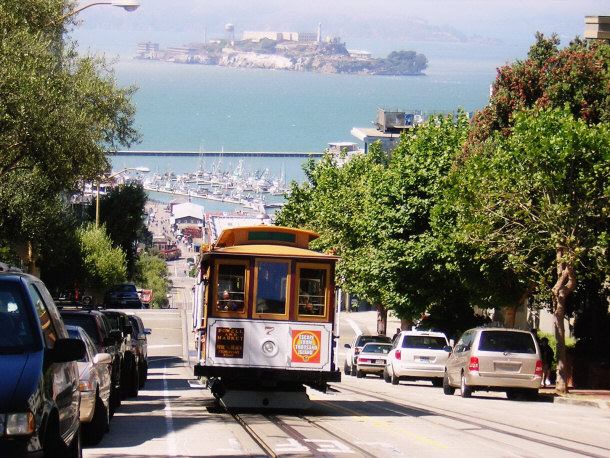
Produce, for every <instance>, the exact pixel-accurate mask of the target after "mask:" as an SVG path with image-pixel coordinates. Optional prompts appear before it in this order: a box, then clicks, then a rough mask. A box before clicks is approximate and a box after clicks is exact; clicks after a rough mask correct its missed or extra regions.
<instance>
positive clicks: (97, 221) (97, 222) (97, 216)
mask: <svg viewBox="0 0 610 458" xmlns="http://www.w3.org/2000/svg"><path fill="white" fill-rule="evenodd" d="M129 170H136V171H138V172H144V173H148V172H150V169H149V168H148V167H127V168H125V169H123V170H120V171H118V172H116V173H113V174H112V175H110V176H109V177H98V179H97V196H96V198H95V227H96V228H98V227H99V226H100V181H101V178H105V179H106V180H112V179H113V178H114V177H116V176H119V175H120V174H121V173H124V172H127V171H129Z"/></svg>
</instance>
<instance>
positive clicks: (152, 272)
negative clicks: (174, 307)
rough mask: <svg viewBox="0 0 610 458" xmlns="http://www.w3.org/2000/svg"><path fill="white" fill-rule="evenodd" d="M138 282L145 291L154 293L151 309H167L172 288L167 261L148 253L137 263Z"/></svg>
mask: <svg viewBox="0 0 610 458" xmlns="http://www.w3.org/2000/svg"><path fill="white" fill-rule="evenodd" d="M135 278H136V282H137V283H138V285H140V286H141V287H142V288H143V289H150V290H152V292H153V296H152V300H151V303H150V308H165V307H167V304H168V300H167V293H168V292H169V289H170V287H171V284H170V280H169V277H168V274H167V264H166V263H165V260H164V259H163V258H162V257H160V256H158V255H156V254H153V253H146V254H144V255H142V256H140V258H139V259H138V261H137V263H136V277H135Z"/></svg>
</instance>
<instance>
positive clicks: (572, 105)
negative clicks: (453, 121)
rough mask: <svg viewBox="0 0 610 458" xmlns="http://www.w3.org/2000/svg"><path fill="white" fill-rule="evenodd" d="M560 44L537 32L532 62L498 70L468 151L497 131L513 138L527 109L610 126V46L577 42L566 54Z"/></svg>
mask: <svg viewBox="0 0 610 458" xmlns="http://www.w3.org/2000/svg"><path fill="white" fill-rule="evenodd" d="M559 44H560V41H559V38H557V36H555V35H553V36H551V38H548V39H547V38H545V37H544V35H542V34H540V33H538V34H536V43H535V44H534V45H533V46H532V47H531V48H530V51H529V53H528V57H527V59H525V60H524V61H520V60H516V61H515V62H514V63H512V64H509V65H505V66H504V67H501V68H500V69H499V70H498V75H497V77H496V80H495V81H494V83H493V85H492V96H491V99H490V102H489V105H488V106H486V107H485V108H484V109H483V110H481V111H480V112H478V113H477V114H476V115H475V117H474V118H473V122H472V124H473V127H472V131H471V135H470V138H469V142H468V148H467V151H468V150H471V149H472V148H476V147H477V146H478V145H480V143H481V142H482V141H484V140H485V139H486V138H488V137H489V136H491V135H492V134H493V133H494V132H496V131H500V132H502V133H503V134H508V133H509V132H510V128H511V126H512V124H513V119H514V118H513V116H514V113H515V112H517V111H519V110H523V109H528V108H534V107H539V108H563V107H564V106H566V105H567V106H568V108H569V110H570V112H571V113H572V114H573V115H574V116H575V117H576V118H582V119H584V120H585V121H587V122H588V123H592V124H596V123H599V122H608V121H610V93H609V90H608V88H609V87H610V71H609V66H610V46H609V45H608V44H607V43H604V42H603V41H601V40H592V41H589V42H586V41H582V40H580V39H578V38H577V39H575V40H574V41H573V42H571V43H570V44H569V45H568V46H566V47H565V48H563V49H560V48H559Z"/></svg>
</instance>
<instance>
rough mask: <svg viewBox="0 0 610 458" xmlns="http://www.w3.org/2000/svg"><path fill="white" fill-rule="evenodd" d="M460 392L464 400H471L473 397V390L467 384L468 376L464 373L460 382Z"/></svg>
mask: <svg viewBox="0 0 610 458" xmlns="http://www.w3.org/2000/svg"><path fill="white" fill-rule="evenodd" d="M460 391H461V392H462V397H463V398H469V397H470V396H471V395H472V388H471V387H469V386H468V385H467V384H466V376H465V375H464V373H463V372H462V381H461V382H460Z"/></svg>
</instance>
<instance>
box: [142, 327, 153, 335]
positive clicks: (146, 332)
mask: <svg viewBox="0 0 610 458" xmlns="http://www.w3.org/2000/svg"><path fill="white" fill-rule="evenodd" d="M144 334H152V330H151V329H150V328H144Z"/></svg>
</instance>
